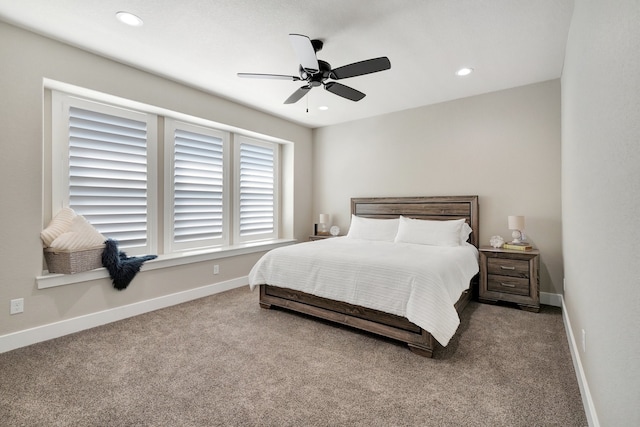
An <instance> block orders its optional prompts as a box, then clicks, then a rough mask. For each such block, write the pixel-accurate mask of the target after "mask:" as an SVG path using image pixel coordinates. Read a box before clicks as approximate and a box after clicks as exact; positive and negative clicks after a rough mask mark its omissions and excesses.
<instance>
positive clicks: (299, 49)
mask: <svg viewBox="0 0 640 427" xmlns="http://www.w3.org/2000/svg"><path fill="white" fill-rule="evenodd" d="M289 40H290V41H291V46H292V47H293V50H294V52H295V54H296V56H297V57H298V61H299V63H300V66H299V70H298V73H299V75H300V76H299V77H297V76H287V75H282V74H256V73H238V77H243V78H263V79H278V80H292V81H305V82H306V83H307V84H305V85H304V86H301V87H300V88H298V89H297V90H296V91H295V92H293V93H292V94H291V96H289V98H287V99H286V100H285V101H284V103H285V104H294V103H296V102H298V101H299V100H300V99H302V98H303V97H304V96H305V95H306V94H307V93H308V92H309V91H310V90H311V89H312V88H314V87H318V86H324V88H325V90H327V91H329V92H331V93H333V94H335V95H338V96H341V97H343V98H346V99H349V100H351V101H360V100H361V99H362V98H364V97H365V96H366V95H365V94H364V93H362V92H360V91H359V90H356V89H354V88H352V87H349V86H346V85H343V84H341V83H338V82H334V81H328V80H341V79H348V78H351V77H357V76H362V75H365V74H371V73H377V72H379V71H384V70H388V69H390V68H391V62H390V61H389V58H387V57H386V56H383V57H380V58H373V59H367V60H364V61H359V62H354V63H352V64H348V65H343V66H342V67H338V68H336V69H332V68H331V65H330V64H329V63H328V62H326V61H321V60H319V59H318V58H317V56H316V53H317V52H318V51H320V50H321V49H322V47H323V42H322V41H321V40H311V39H309V37H307V36H304V35H302V34H289Z"/></svg>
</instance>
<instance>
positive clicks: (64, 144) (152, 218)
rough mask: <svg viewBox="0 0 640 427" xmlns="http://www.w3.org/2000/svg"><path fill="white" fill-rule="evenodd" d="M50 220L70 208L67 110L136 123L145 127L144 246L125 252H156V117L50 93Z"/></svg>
mask: <svg viewBox="0 0 640 427" xmlns="http://www.w3.org/2000/svg"><path fill="white" fill-rule="evenodd" d="M51 105H52V108H51V132H52V134H51V216H53V215H54V214H55V213H56V212H57V211H59V210H60V209H62V208H63V207H66V206H69V205H70V203H69V202H70V191H69V185H70V182H69V175H70V171H69V167H70V165H69V148H70V147H69V145H70V144H69V140H70V131H69V128H70V108H71V107H76V108H81V109H84V110H90V111H95V112H98V113H102V114H108V115H112V116H118V117H124V118H128V119H133V120H139V121H143V122H145V123H146V131H147V139H146V162H147V164H146V167H147V170H146V180H147V181H146V184H147V187H146V210H147V212H146V217H147V224H146V229H145V230H146V244H145V245H143V246H135V247H129V248H127V253H129V254H131V255H139V254H149V253H156V252H157V250H158V245H157V242H158V235H157V232H156V231H155V230H157V228H158V215H157V209H156V206H157V205H158V198H157V197H158V181H157V176H158V171H157V163H158V161H157V158H158V157H157V156H158V117H157V115H154V114H151V113H147V112H143V111H139V110H133V109H129V108H126V107H123V106H117V105H112V104H107V103H104V102H100V101H95V100H90V99H87V98H82V97H78V96H74V95H71V94H68V93H65V92H60V91H57V90H52V94H51Z"/></svg>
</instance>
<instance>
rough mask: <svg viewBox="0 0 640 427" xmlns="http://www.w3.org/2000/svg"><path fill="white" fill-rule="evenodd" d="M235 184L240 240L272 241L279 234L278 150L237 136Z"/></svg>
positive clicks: (237, 229)
mask: <svg viewBox="0 0 640 427" xmlns="http://www.w3.org/2000/svg"><path fill="white" fill-rule="evenodd" d="M236 142H237V144H236V157H237V158H239V160H240V165H239V168H238V173H237V175H236V182H237V184H238V185H237V187H236V188H237V190H236V194H237V198H236V200H237V204H236V206H237V207H236V210H237V212H238V226H237V228H236V235H237V238H238V240H239V241H241V242H242V241H250V240H262V239H273V238H276V237H277V235H278V227H277V225H278V217H277V212H278V209H277V206H278V197H277V196H278V192H277V188H278V186H277V184H278V181H277V176H278V175H277V174H276V173H275V171H276V170H277V169H278V150H277V146H276V145H275V144H270V143H265V142H262V141H257V140H254V139H250V138H246V137H239V138H238V140H237V141H236Z"/></svg>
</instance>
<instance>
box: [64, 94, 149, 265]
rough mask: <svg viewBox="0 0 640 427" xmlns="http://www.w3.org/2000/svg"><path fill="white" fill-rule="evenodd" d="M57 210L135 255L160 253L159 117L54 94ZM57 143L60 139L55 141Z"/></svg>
mask: <svg viewBox="0 0 640 427" xmlns="http://www.w3.org/2000/svg"><path fill="white" fill-rule="evenodd" d="M54 103H57V105H56V106H57V108H55V109H53V123H54V135H57V136H58V138H57V139H58V140H59V141H64V143H59V144H54V145H53V147H52V155H53V159H54V161H53V163H52V172H53V177H52V179H53V183H52V184H53V188H54V190H58V191H57V192H55V195H54V196H53V202H54V206H59V207H62V206H69V207H70V208H72V209H73V210H74V211H76V213H77V214H79V215H83V216H84V217H85V218H86V219H87V220H88V221H89V222H90V223H91V224H92V225H93V226H94V227H95V228H96V229H97V230H98V231H100V232H101V233H102V234H104V235H105V236H107V237H109V238H112V239H115V240H117V241H118V242H119V243H120V245H121V246H122V247H125V248H127V249H128V250H129V251H131V252H133V253H150V252H151V250H152V249H154V239H153V235H151V234H150V233H149V230H150V229H153V228H154V226H155V214H154V212H152V211H150V209H149V206H154V204H155V200H156V198H155V179H154V176H155V158H156V157H155V155H154V153H155V152H156V149H155V147H156V146H155V142H154V141H155V140H156V137H155V135H156V128H157V125H156V118H155V117H154V116H151V115H148V114H145V113H140V112H135V111H129V110H125V109H121V108H116V107H112V106H108V105H104V104H99V103H95V102H90V101H86V100H82V99H78V98H74V97H70V96H65V95H62V94H58V93H54ZM54 138H55V136H54Z"/></svg>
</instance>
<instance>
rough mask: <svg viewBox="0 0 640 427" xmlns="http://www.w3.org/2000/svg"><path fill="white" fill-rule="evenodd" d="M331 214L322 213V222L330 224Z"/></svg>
mask: <svg viewBox="0 0 640 427" xmlns="http://www.w3.org/2000/svg"><path fill="white" fill-rule="evenodd" d="M329 218H330V216H329V214H320V224H329Z"/></svg>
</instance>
